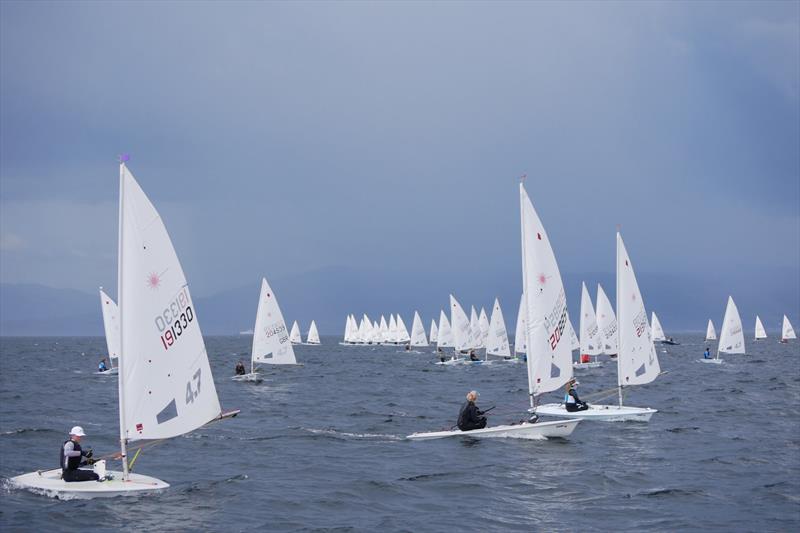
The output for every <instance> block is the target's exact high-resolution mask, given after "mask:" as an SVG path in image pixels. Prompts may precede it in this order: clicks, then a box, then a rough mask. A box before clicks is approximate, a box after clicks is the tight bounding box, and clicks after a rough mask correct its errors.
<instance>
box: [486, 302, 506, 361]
mask: <svg viewBox="0 0 800 533" xmlns="http://www.w3.org/2000/svg"><path fill="white" fill-rule="evenodd" d="M486 354H487V355H500V356H503V357H510V356H511V350H510V348H509V346H508V332H506V321H505V320H504V319H503V311H502V310H501V309H500V301H499V300H498V299H497V298H495V299H494V306H493V307H492V319H491V321H490V322H489V334H488V336H487V337H486Z"/></svg>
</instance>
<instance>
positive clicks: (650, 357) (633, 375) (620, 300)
mask: <svg viewBox="0 0 800 533" xmlns="http://www.w3.org/2000/svg"><path fill="white" fill-rule="evenodd" d="M617 316H618V317H619V321H618V324H619V327H618V330H617V335H618V336H619V339H618V341H617V347H618V349H619V353H618V357H617V390H618V394H619V405H590V406H589V409H587V410H585V411H575V412H568V411H567V410H566V408H565V406H564V404H563V403H562V404H548V405H543V406H542V407H540V408H539V409H538V410H537V412H538V413H541V414H546V415H551V416H566V417H574V418H580V419H586V420H602V421H605V422H618V421H627V420H631V421H639V422H647V421H648V420H650V417H652V416H653V414H654V413H656V412H657V411H656V410H655V409H650V408H649V407H628V406H624V405H622V389H623V388H624V387H629V386H631V385H644V384H646V383H650V382H651V381H653V380H655V379H656V378H657V377H658V375H659V374H660V373H661V367H660V366H659V364H658V356H657V355H656V348H655V345H654V344H653V338H652V337H651V333H650V331H651V330H650V326H649V324H648V323H647V312H646V311H645V308H644V301H643V300H642V293H641V292H640V291H639V284H638V283H637V281H636V274H635V273H634V272H633V264H632V262H631V260H630V257H629V256H628V252H627V250H626V249H625V243H624V242H623V241H622V235H620V234H619V232H617Z"/></svg>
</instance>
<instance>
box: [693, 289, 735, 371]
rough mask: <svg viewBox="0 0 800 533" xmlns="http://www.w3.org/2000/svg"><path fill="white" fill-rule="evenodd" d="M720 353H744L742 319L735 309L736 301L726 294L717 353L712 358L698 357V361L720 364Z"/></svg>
mask: <svg viewBox="0 0 800 533" xmlns="http://www.w3.org/2000/svg"><path fill="white" fill-rule="evenodd" d="M720 353H727V354H743V353H744V330H743V329H742V319H741V318H740V317H739V309H737V307H736V303H734V301H733V298H732V297H731V296H728V305H726V306H725V317H724V318H723V319H722V329H721V330H720V333H719V344H718V345H717V354H716V356H715V357H714V359H699V361H702V362H703V363H716V364H721V363H722V362H723V360H722V359H720V358H719V354H720Z"/></svg>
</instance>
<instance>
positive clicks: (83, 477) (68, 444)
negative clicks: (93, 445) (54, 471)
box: [61, 426, 100, 481]
mask: <svg viewBox="0 0 800 533" xmlns="http://www.w3.org/2000/svg"><path fill="white" fill-rule="evenodd" d="M85 436H86V433H84V432H83V428H82V427H80V426H75V427H74V428H72V429H71V430H70V432H69V440H68V441H65V442H64V445H63V446H62V447H61V477H62V478H63V479H64V481H98V480H99V479H100V476H98V475H97V474H95V473H94V472H92V471H91V470H81V469H80V468H78V467H80V466H84V465H87V464H89V465H91V464H94V459H92V450H89V451H86V450H82V449H81V437H85ZM84 457H85V459H84Z"/></svg>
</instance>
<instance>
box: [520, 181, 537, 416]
mask: <svg viewBox="0 0 800 533" xmlns="http://www.w3.org/2000/svg"><path fill="white" fill-rule="evenodd" d="M526 177H527V175H526V174H523V175H522V176H521V177H520V179H519V224H520V235H521V238H522V301H523V302H524V304H525V356H526V357H525V358H526V359H527V361H526V366H527V367H528V399H529V400H530V402H531V409H535V408H536V401H535V400H536V399H535V397H534V393H533V383H531V364H532V362H533V358H532V357H531V340H530V335H529V334H528V331H529V328H528V320H529V318H530V317H528V268H527V266H528V261H527V259H526V254H525V206H524V204H523V199H522V191H523V190H524V189H525V178H526ZM515 342H516V340H515ZM515 350H516V348H515Z"/></svg>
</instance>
